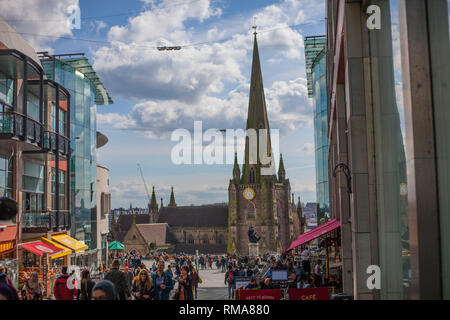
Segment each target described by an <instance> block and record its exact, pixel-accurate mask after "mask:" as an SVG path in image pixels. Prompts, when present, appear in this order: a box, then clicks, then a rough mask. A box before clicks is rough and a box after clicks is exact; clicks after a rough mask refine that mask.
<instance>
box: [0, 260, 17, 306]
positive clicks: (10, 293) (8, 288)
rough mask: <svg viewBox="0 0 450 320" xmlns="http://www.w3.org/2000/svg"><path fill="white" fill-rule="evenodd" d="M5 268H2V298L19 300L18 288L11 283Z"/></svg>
mask: <svg viewBox="0 0 450 320" xmlns="http://www.w3.org/2000/svg"><path fill="white" fill-rule="evenodd" d="M4 268H6V267H4ZM4 268H2V269H0V300H19V295H18V294H17V291H16V288H15V287H14V286H13V285H12V284H11V283H10V281H9V279H8V278H9V277H8V275H7V274H6V271H5V269H4ZM3 271H5V272H3Z"/></svg>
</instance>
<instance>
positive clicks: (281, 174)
mask: <svg viewBox="0 0 450 320" xmlns="http://www.w3.org/2000/svg"><path fill="white" fill-rule="evenodd" d="M285 178H286V170H284V162H283V154H282V153H280V163H279V165H278V181H279V182H283V181H284V179H285ZM293 200H294V199H292V202H294V201H293Z"/></svg>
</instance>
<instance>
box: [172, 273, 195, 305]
mask: <svg viewBox="0 0 450 320" xmlns="http://www.w3.org/2000/svg"><path fill="white" fill-rule="evenodd" d="M188 273H189V267H188V266H182V267H181V276H180V278H179V279H178V289H177V292H176V293H175V296H174V300H194V297H193V294H192V278H191V277H189V275H188Z"/></svg>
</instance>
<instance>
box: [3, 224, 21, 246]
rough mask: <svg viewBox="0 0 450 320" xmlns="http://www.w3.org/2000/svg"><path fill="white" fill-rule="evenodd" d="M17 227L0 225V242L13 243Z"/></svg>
mask: <svg viewBox="0 0 450 320" xmlns="http://www.w3.org/2000/svg"><path fill="white" fill-rule="evenodd" d="M16 235H17V226H16V225H14V226H5V225H1V228H0V242H7V241H14V240H16Z"/></svg>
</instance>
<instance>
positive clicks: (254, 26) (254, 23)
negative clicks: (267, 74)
mask: <svg viewBox="0 0 450 320" xmlns="http://www.w3.org/2000/svg"><path fill="white" fill-rule="evenodd" d="M252 28H253V30H254V31H253V34H254V35H255V36H256V34H257V32H256V28H257V26H256V17H253V26H252Z"/></svg>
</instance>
